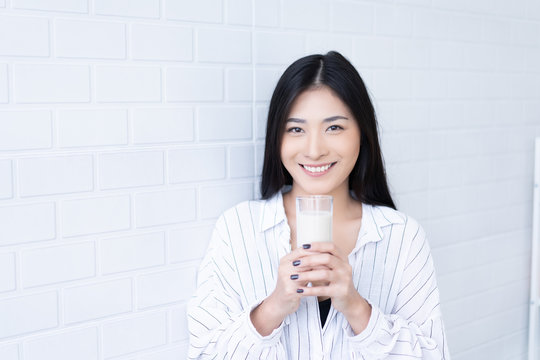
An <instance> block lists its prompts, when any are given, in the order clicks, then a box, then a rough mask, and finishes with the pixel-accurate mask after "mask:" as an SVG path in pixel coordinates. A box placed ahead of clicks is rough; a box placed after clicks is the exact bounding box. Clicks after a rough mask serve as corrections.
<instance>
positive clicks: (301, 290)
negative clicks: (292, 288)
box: [296, 289, 304, 294]
mask: <svg viewBox="0 0 540 360" xmlns="http://www.w3.org/2000/svg"><path fill="white" fill-rule="evenodd" d="M296 292H297V293H299V294H301V293H303V292H304V289H296Z"/></svg>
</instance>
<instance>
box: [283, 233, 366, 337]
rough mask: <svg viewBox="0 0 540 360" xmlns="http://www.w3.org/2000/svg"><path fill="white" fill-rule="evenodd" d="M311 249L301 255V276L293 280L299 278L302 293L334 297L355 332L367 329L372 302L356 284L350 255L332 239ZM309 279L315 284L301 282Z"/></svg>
mask: <svg viewBox="0 0 540 360" xmlns="http://www.w3.org/2000/svg"><path fill="white" fill-rule="evenodd" d="M308 252H309V254H308V255H304V256H302V257H301V258H299V259H298V260H300V264H299V265H298V267H297V269H298V270H297V271H298V272H297V275H298V279H296V280H291V281H296V282H297V284H298V289H301V291H302V296H322V297H330V298H331V299H332V306H333V307H334V308H335V309H336V310H337V311H339V312H341V313H342V314H343V315H345V317H346V318H347V320H348V321H349V323H350V324H351V326H352V327H353V329H354V330H355V332H357V331H356V329H359V328H362V330H363V328H364V327H365V326H367V322H368V321H369V316H370V315H371V306H370V305H369V303H368V302H367V301H366V300H365V299H364V298H363V297H362V296H361V295H360V294H359V293H358V291H357V290H356V288H355V286H354V283H353V277H352V267H351V265H350V264H349V261H348V257H347V255H345V254H343V253H342V252H341V251H340V250H339V249H338V248H337V247H336V246H335V245H334V243H332V242H316V243H312V244H311V247H310V248H309V250H308ZM306 282H311V283H312V286H311V287H307V286H301V285H302V284H305V283H306ZM353 323H357V326H354V324H353ZM362 325H365V326H362ZM355 328H356V329H355Z"/></svg>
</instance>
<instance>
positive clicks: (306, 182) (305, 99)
mask: <svg viewBox="0 0 540 360" xmlns="http://www.w3.org/2000/svg"><path fill="white" fill-rule="evenodd" d="M359 153H360V129H359V127H358V123H357V122H356V120H355V119H354V117H353V116H352V114H351V112H350V110H349V108H348V107H347V105H345V103H343V101H341V99H339V98H338V97H337V96H336V95H335V94H334V92H333V91H332V90H331V89H330V88H328V87H326V86H323V87H318V88H314V89H310V90H306V91H304V92H303V93H301V94H300V95H299V96H298V97H297V98H296V100H295V101H294V103H293V105H292V108H291V112H290V113H289V116H288V117H287V120H286V124H285V132H284V134H283V139H282V145H281V161H282V162H283V165H284V166H285V168H286V169H287V171H288V172H289V173H290V174H291V176H292V178H293V190H296V191H298V193H301V194H306V195H307V194H311V195H324V194H332V193H334V192H336V191H337V190H339V189H341V190H343V187H344V188H345V190H346V191H348V187H349V184H348V179H349V174H350V173H351V171H352V169H353V167H354V164H355V163H356V159H357V158H358V154H359Z"/></svg>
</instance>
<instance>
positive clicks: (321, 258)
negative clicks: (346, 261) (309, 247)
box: [293, 253, 342, 271]
mask: <svg viewBox="0 0 540 360" xmlns="http://www.w3.org/2000/svg"><path fill="white" fill-rule="evenodd" d="M341 263H342V260H341V259H339V258H337V257H336V256H334V255H332V254H328V253H322V254H321V253H315V254H311V255H309V256H305V257H303V258H301V259H299V260H296V261H295V262H294V263H293V265H294V266H296V267H297V268H298V269H300V270H299V271H309V270H311V269H315V268H319V267H321V266H325V267H327V268H329V269H335V268H336V267H339V265H340V264H341Z"/></svg>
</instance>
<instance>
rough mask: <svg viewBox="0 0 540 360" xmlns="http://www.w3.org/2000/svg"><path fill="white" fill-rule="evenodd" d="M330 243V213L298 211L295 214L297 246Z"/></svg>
mask: <svg viewBox="0 0 540 360" xmlns="http://www.w3.org/2000/svg"><path fill="white" fill-rule="evenodd" d="M323 241H332V214H331V213H330V211H300V212H298V213H297V214H296V243H297V245H298V246H302V245H303V244H310V243H313V242H323Z"/></svg>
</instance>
